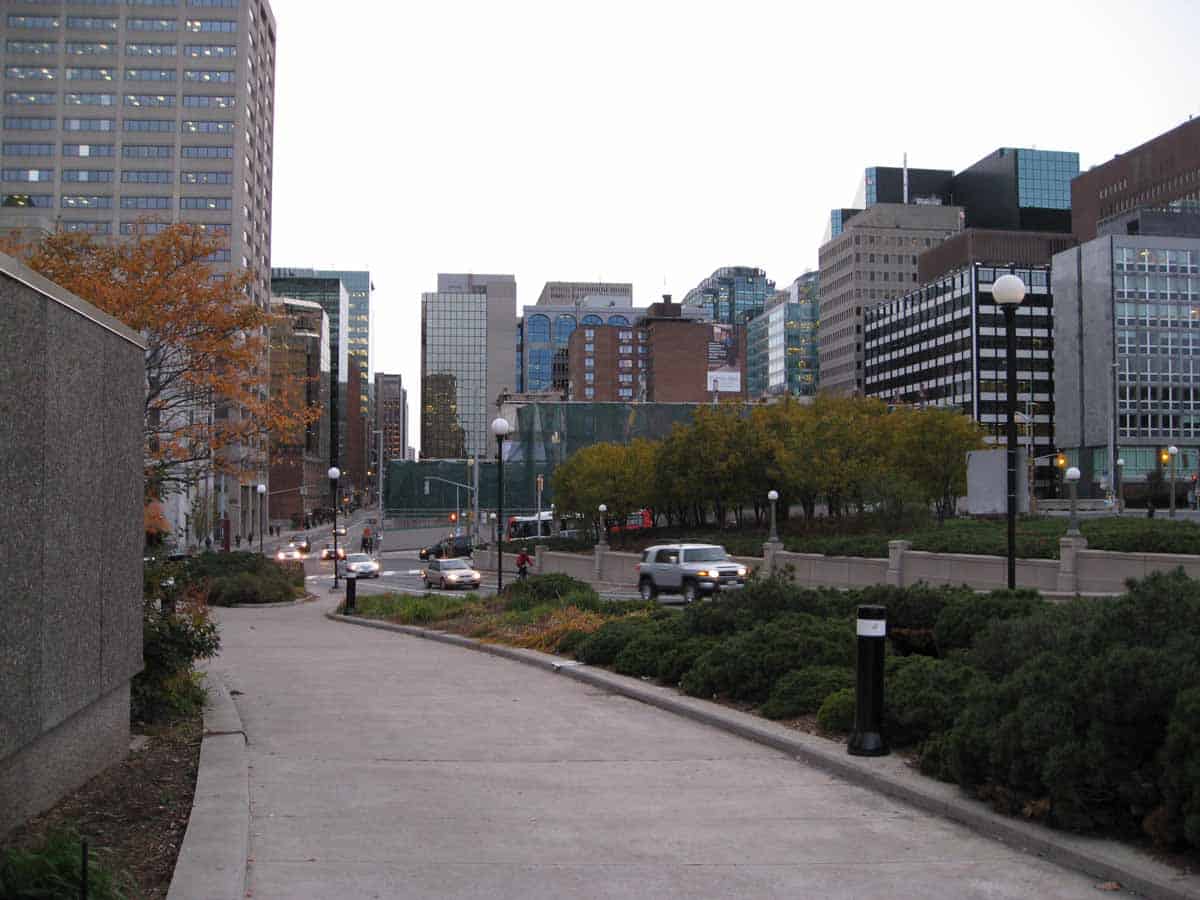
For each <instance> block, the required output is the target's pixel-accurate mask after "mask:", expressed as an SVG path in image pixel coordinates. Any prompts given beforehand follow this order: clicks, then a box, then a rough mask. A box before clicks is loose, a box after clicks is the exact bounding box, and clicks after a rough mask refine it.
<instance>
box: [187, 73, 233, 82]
mask: <svg viewBox="0 0 1200 900" xmlns="http://www.w3.org/2000/svg"><path fill="white" fill-rule="evenodd" d="M234 77H235V76H234V73H233V72H232V71H229V70H226V69H185V70H184V72H183V80H184V81H198V82H200V83H202V84H232V83H233V81H234Z"/></svg>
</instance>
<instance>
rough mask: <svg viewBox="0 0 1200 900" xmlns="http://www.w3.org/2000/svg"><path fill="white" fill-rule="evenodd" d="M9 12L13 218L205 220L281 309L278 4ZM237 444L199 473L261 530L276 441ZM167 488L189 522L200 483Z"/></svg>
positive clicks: (224, 261)
mask: <svg viewBox="0 0 1200 900" xmlns="http://www.w3.org/2000/svg"><path fill="white" fill-rule="evenodd" d="M0 15H3V17H4V18H3V23H2V24H3V28H2V33H3V38H4V46H3V60H4V73H3V74H4V104H3V117H2V120H0V229H2V230H5V231H10V232H12V233H17V234H24V235H25V236H34V235H36V234H37V233H39V232H45V231H46V230H49V229H52V228H55V227H60V228H62V229H64V230H66V231H74V232H86V233H88V234H92V235H96V236H99V237H102V238H107V237H112V238H120V237H132V236H134V235H136V234H138V233H139V231H147V232H154V231H156V230H159V229H161V228H163V227H164V226H165V224H167V223H172V222H187V223H191V224H195V225H198V226H201V227H203V228H204V229H205V230H206V231H207V232H208V233H209V234H211V235H213V236H215V237H216V238H218V239H219V240H220V242H221V244H222V246H221V247H220V248H219V249H218V250H217V251H216V252H215V253H214V254H213V257H212V259H211V264H212V266H213V268H214V269H215V270H217V271H219V272H220V271H228V272H234V273H238V274H240V273H243V272H249V273H251V275H252V279H251V282H250V285H249V289H248V292H247V293H248V296H249V297H250V299H251V301H252V302H254V303H255V304H257V305H258V306H259V307H261V308H262V309H264V310H265V309H268V308H269V306H270V301H271V297H270V284H269V271H270V265H271V262H270V254H271V250H270V248H271V180H272V172H273V163H272V154H273V140H274V137H273V132H274V116H275V19H274V16H273V14H272V12H271V7H270V4H269V3H268V2H266V0H236V2H233V0H229V2H221V3H216V2H209V0H177V2H175V3H167V2H159V3H147V2H143V3H132V2H131V3H117V2H110V3H98V2H82V0H80V2H66V3H59V2H53V3H51V2H37V0H30V2H9V3H4V4H3V8H2V11H0ZM264 368H265V366H264ZM212 412H213V411H211V410H200V409H197V410H195V411H194V414H198V415H210V414H212ZM216 413H217V414H218V415H221V416H228V415H233V416H236V415H237V411H236V410H233V411H230V410H224V409H222V410H217V411H216ZM223 454H224V455H225V457H226V461H227V462H229V463H231V464H232V465H234V466H236V467H237V468H238V469H239V470H240V471H241V472H242V473H243V474H242V476H241V477H240V478H235V477H233V476H232V475H222V476H219V477H217V478H216V479H215V480H214V476H213V473H212V472H211V471H210V470H208V469H207V468H206V467H204V466H200V467H197V469H196V470H195V472H194V475H193V477H194V478H195V479H197V480H199V481H203V482H205V483H206V484H207V485H209V486H211V487H212V488H214V489H215V493H216V497H217V505H218V509H217V512H216V515H217V517H218V519H219V520H226V521H229V523H230V528H231V530H232V531H233V532H234V533H235V534H237V533H240V534H249V533H250V531H252V530H256V529H257V528H258V525H257V522H258V521H259V516H260V510H259V509H258V494H257V493H256V491H255V483H256V482H260V481H263V480H265V478H266V470H265V456H266V447H265V445H262V446H260V445H258V444H257V442H255V441H250V442H248V443H247V444H245V445H242V446H231V447H228V448H226V449H225V450H224V451H223ZM165 499H166V500H167V501H168V504H167V505H168V507H169V509H168V510H167V514H168V517H169V518H170V519H171V521H172V522H173V523H176V522H178V523H180V524H182V522H183V521H184V519H185V516H186V515H187V512H188V510H187V493H186V492H185V493H179V494H172V495H171V496H170V497H168V498H165ZM181 530H182V529H181Z"/></svg>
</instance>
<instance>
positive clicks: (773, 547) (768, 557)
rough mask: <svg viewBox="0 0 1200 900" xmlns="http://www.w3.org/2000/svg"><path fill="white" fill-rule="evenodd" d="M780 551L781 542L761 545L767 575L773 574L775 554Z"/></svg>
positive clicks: (781, 547)
mask: <svg viewBox="0 0 1200 900" xmlns="http://www.w3.org/2000/svg"><path fill="white" fill-rule="evenodd" d="M782 549H783V542H782V541H766V542H765V543H764V544H763V565H764V568H766V570H767V574H768V575H774V574H775V554H776V553H778V552H779V551H780V550H782Z"/></svg>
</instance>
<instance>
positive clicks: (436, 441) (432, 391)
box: [421, 274, 517, 459]
mask: <svg viewBox="0 0 1200 900" xmlns="http://www.w3.org/2000/svg"><path fill="white" fill-rule="evenodd" d="M437 287H438V289H437V291H436V292H433V293H427V294H422V295H421V456H422V458H425V459H462V458H464V457H467V456H471V457H474V456H476V455H486V454H489V453H491V452H493V451H494V444H495V442H494V441H493V440H492V439H491V430H490V428H489V425H490V423H491V421H492V418H493V417H494V416H495V414H496V410H497V408H498V407H497V403H498V401H499V398H500V395H501V394H502V393H508V392H511V391H513V390H514V389H515V388H516V386H517V378H516V358H515V351H514V348H515V347H516V346H517V316H516V312H517V310H516V305H517V282H516V279H515V278H513V276H512V275H474V274H439V275H438V285H437Z"/></svg>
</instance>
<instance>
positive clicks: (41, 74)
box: [4, 66, 58, 81]
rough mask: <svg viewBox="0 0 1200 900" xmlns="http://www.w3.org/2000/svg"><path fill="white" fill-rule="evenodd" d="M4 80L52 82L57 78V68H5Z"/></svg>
mask: <svg viewBox="0 0 1200 900" xmlns="http://www.w3.org/2000/svg"><path fill="white" fill-rule="evenodd" d="M4 77H5V78H15V79H18V80H23V81H53V80H54V79H55V78H57V77H58V67H57V66H5V67H4Z"/></svg>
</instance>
